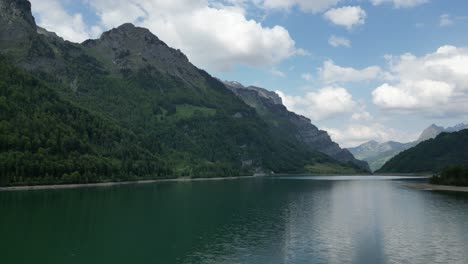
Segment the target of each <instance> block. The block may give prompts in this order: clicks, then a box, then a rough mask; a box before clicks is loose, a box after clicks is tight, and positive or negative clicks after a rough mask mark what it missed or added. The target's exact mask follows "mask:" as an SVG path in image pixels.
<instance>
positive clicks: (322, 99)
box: [276, 87, 359, 121]
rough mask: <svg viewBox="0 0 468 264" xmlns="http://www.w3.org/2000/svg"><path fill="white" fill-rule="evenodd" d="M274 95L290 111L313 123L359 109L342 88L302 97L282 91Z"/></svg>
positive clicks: (323, 89) (328, 88)
mask: <svg viewBox="0 0 468 264" xmlns="http://www.w3.org/2000/svg"><path fill="white" fill-rule="evenodd" d="M276 93H278V94H279V96H280V97H281V98H282V99H283V104H284V105H285V106H286V107H287V108H288V109H289V110H290V111H293V112H295V113H298V114H300V115H303V116H306V117H309V118H310V119H312V120H314V121H318V120H323V119H326V118H331V117H335V116H338V115H343V114H349V113H352V112H353V111H355V110H356V109H358V108H359V107H358V104H357V103H356V102H355V101H354V100H353V97H352V95H351V94H350V93H349V92H348V91H346V89H344V88H342V87H325V88H322V89H319V90H318V91H316V92H308V93H306V94H305V95H304V96H290V95H287V94H285V93H284V92H282V91H276Z"/></svg>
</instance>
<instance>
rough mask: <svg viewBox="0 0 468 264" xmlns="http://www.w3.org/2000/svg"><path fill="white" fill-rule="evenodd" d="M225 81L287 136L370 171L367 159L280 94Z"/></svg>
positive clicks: (228, 86) (315, 149)
mask: <svg viewBox="0 0 468 264" xmlns="http://www.w3.org/2000/svg"><path fill="white" fill-rule="evenodd" d="M224 84H225V85H226V87H227V88H228V89H230V90H231V91H232V92H234V93H235V94H236V95H237V96H239V97H240V98H241V99H242V100H243V101H244V102H245V103H246V104H248V105H250V106H251V107H253V108H255V109H256V111H257V113H259V114H260V116H262V117H263V119H264V120H265V121H267V122H268V123H270V124H272V125H273V126H275V127H279V128H281V129H282V131H283V132H284V134H285V135H289V136H293V137H294V138H295V139H297V140H298V141H299V142H301V143H302V144H304V145H306V146H307V147H308V148H309V149H311V150H314V151H319V152H321V153H324V154H326V155H328V156H330V157H332V158H333V159H335V160H337V161H340V162H343V163H352V164H354V165H356V166H358V167H359V168H361V169H363V170H366V171H369V166H368V164H367V162H365V161H361V160H357V159H356V158H355V157H354V156H353V155H352V154H351V153H350V152H349V151H348V150H346V149H342V148H340V146H339V145H338V144H337V143H335V142H333V141H332V139H331V138H330V136H329V135H328V133H327V132H326V131H323V130H319V129H318V128H317V127H316V126H314V125H313V124H312V123H311V120H310V119H308V118H306V117H304V116H300V115H297V114H295V113H293V112H290V111H288V110H287V108H286V107H285V106H284V105H283V104H282V100H281V97H280V96H279V95H278V94H276V93H274V92H271V91H268V90H266V89H263V88H259V87H253V86H249V87H244V86H243V85H241V84H240V83H238V82H224Z"/></svg>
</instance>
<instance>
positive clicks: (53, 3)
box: [30, 0, 95, 42]
mask: <svg viewBox="0 0 468 264" xmlns="http://www.w3.org/2000/svg"><path fill="white" fill-rule="evenodd" d="M30 1H31V4H32V10H33V13H34V15H35V16H36V19H37V23H38V25H39V26H41V27H43V28H45V29H47V30H49V31H53V32H55V33H57V34H58V35H59V36H61V37H63V38H64V39H67V40H69V41H72V42H82V41H84V40H86V39H89V38H90V37H93V36H94V33H95V32H94V30H93V28H90V27H88V26H87V25H86V24H85V22H84V21H83V17H82V15H81V14H79V13H76V14H69V13H68V12H67V11H66V10H65V8H64V7H63V6H62V4H61V2H60V1H58V0H30Z"/></svg>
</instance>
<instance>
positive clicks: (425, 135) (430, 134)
mask: <svg viewBox="0 0 468 264" xmlns="http://www.w3.org/2000/svg"><path fill="white" fill-rule="evenodd" d="M444 130H445V129H444V128H443V127H440V126H437V125H435V124H432V125H430V126H429V127H428V128H426V129H424V130H423V132H422V133H421V135H420V136H419V138H418V140H416V142H423V141H425V140H428V139H431V138H435V137H436V136H437V135H439V134H440V133H442V132H444Z"/></svg>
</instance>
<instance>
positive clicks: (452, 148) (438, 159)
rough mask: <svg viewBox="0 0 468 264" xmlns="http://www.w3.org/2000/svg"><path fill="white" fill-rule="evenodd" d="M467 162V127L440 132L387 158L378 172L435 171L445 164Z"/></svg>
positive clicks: (463, 163)
mask: <svg viewBox="0 0 468 264" xmlns="http://www.w3.org/2000/svg"><path fill="white" fill-rule="evenodd" d="M465 164H468V129H465V130H461V131H459V132H452V133H446V132H444V133H441V134H439V135H438V136H437V137H436V138H435V139H429V140H426V141H423V142H421V143H419V144H418V145H417V146H415V147H413V148H410V149H408V150H406V151H403V152H401V153H400V154H398V155H396V156H395V157H394V158H392V159H391V160H389V161H388V162H387V163H386V164H385V165H384V166H383V167H382V168H381V169H380V170H378V172H379V173H417V172H437V171H440V170H441V169H443V168H444V167H446V166H452V165H465Z"/></svg>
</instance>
